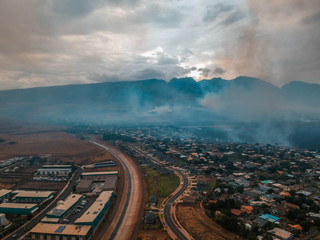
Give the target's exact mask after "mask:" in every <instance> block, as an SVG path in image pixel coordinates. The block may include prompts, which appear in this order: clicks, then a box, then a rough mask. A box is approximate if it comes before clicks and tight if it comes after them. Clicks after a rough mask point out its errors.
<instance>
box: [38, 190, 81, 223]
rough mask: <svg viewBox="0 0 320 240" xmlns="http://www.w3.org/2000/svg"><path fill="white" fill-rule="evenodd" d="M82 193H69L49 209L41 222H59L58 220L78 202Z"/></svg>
mask: <svg viewBox="0 0 320 240" xmlns="http://www.w3.org/2000/svg"><path fill="white" fill-rule="evenodd" d="M81 198H82V194H70V195H69V196H68V197H67V198H66V199H65V200H64V201H59V202H58V204H57V206H56V207H55V208H53V209H52V210H50V211H49V212H48V213H47V214H46V217H45V218H44V219H42V220H41V221H42V222H59V220H60V219H61V218H63V217H65V216H66V215H68V213H70V211H71V210H72V209H73V208H74V207H75V206H76V205H77V204H78V203H79V201H80V200H81Z"/></svg>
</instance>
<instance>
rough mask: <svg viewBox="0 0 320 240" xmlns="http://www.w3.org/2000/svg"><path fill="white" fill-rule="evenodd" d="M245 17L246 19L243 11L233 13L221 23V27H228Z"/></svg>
mask: <svg viewBox="0 0 320 240" xmlns="http://www.w3.org/2000/svg"><path fill="white" fill-rule="evenodd" d="M245 17H246V14H245V13H244V12H243V11H240V10H237V11H234V12H232V13H231V14H230V15H229V16H228V17H226V18H225V19H224V20H223V21H222V25H224V26H229V25H231V24H233V23H235V22H238V21H240V20H241V19H243V18H245Z"/></svg>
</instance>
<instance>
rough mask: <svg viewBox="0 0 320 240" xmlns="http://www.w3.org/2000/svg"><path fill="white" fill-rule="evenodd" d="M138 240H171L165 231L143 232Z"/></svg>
mask: <svg viewBox="0 0 320 240" xmlns="http://www.w3.org/2000/svg"><path fill="white" fill-rule="evenodd" d="M136 239H139V240H140V239H141V240H169V239H171V238H170V236H169V235H168V233H167V232H165V231H163V230H141V231H140V233H139V234H138V236H137V237H136Z"/></svg>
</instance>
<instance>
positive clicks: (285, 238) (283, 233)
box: [268, 228, 293, 240]
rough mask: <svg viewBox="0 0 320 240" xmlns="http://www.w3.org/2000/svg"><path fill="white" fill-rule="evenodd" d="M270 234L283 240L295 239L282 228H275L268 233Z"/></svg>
mask: <svg viewBox="0 0 320 240" xmlns="http://www.w3.org/2000/svg"><path fill="white" fill-rule="evenodd" d="M268 232H269V233H270V234H272V235H274V236H276V237H278V238H280V239H282V240H290V239H292V238H293V234H292V233H291V232H288V231H286V230H284V229H281V228H274V229H272V230H269V231H268Z"/></svg>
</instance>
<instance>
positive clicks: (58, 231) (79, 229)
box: [29, 223, 91, 240]
mask: <svg viewBox="0 0 320 240" xmlns="http://www.w3.org/2000/svg"><path fill="white" fill-rule="evenodd" d="M90 228H91V227H90V226H78V225H73V224H50V223H38V224H37V225H36V226H35V227H34V228H33V229H32V230H31V231H30V233H29V238H31V239H37V240H45V239H50V240H52V239H54V240H60V239H61V240H86V239H88V238H89V235H90Z"/></svg>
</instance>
